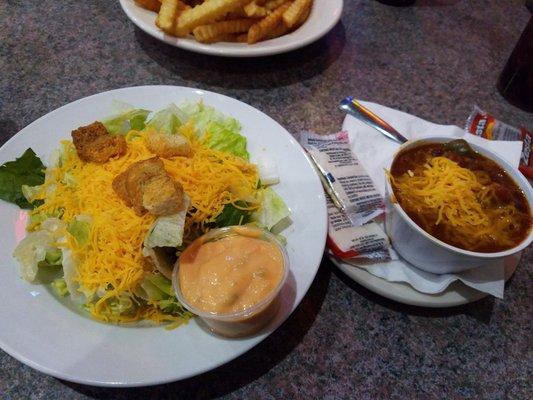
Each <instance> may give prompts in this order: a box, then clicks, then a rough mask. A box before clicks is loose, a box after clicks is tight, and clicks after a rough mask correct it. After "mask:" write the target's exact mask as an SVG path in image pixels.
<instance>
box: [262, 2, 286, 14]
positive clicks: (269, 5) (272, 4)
mask: <svg viewBox="0 0 533 400" xmlns="http://www.w3.org/2000/svg"><path fill="white" fill-rule="evenodd" d="M285 1H286V0H268V1H267V2H266V3H265V6H264V7H265V8H266V9H267V10H269V11H272V10H275V9H276V8H278V7H279V6H281V5H282V4H283V3H285Z"/></svg>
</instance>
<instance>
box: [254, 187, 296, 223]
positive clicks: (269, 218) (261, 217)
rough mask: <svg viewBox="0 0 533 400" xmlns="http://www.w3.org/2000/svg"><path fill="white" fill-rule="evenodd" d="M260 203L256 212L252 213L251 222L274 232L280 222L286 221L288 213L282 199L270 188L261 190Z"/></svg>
mask: <svg viewBox="0 0 533 400" xmlns="http://www.w3.org/2000/svg"><path fill="white" fill-rule="evenodd" d="M261 196H262V199H263V201H262V203H261V208H260V209H259V210H258V211H255V212H254V213H252V220H253V221H255V222H257V223H258V224H259V225H261V226H264V227H265V228H267V229H268V230H271V231H272V230H276V229H275V228H277V225H278V224H280V223H281V222H282V221H288V220H289V216H290V211H289V209H288V207H287V205H286V204H285V202H284V201H283V199H282V198H281V197H280V196H279V195H278V194H277V193H276V192H275V191H274V189H272V188H270V187H266V188H263V189H261Z"/></svg>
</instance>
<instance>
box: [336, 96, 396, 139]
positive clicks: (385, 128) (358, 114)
mask: <svg viewBox="0 0 533 400" xmlns="http://www.w3.org/2000/svg"><path fill="white" fill-rule="evenodd" d="M340 108H341V110H344V111H346V112H347V113H348V114H350V115H352V116H354V117H355V118H357V119H358V120H359V121H362V122H364V123H365V124H367V125H369V126H371V127H372V128H374V129H376V130H378V131H379V132H380V133H382V134H383V135H385V136H386V137H388V138H389V139H392V140H394V141H396V142H398V143H405V142H407V138H406V137H405V136H403V135H402V134H401V133H400V132H398V131H397V130H396V129H394V128H393V127H392V126H390V125H389V124H388V123H387V122H385V121H383V120H382V119H381V118H380V117H378V116H377V115H376V114H374V113H373V112H372V111H370V110H369V109H368V108H366V107H364V106H363V105H361V103H359V102H358V101H357V100H354V98H353V97H351V96H348V97H346V98H345V99H344V100H343V101H341V104H340Z"/></svg>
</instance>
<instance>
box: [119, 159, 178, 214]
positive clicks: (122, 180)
mask: <svg viewBox="0 0 533 400" xmlns="http://www.w3.org/2000/svg"><path fill="white" fill-rule="evenodd" d="M112 186H113V190H114V191H115V192H116V193H117V195H118V197H120V198H121V199H122V200H123V201H124V203H126V205H127V206H128V207H132V208H133V210H134V211H135V213H136V214H137V215H143V214H145V213H146V212H147V211H148V212H150V213H151V214H154V215H168V214H173V213H175V212H177V211H179V210H180V209H181V207H182V204H183V188H182V186H181V185H180V184H179V183H178V182H175V181H174V180H173V179H172V178H171V177H170V176H169V175H168V173H167V171H166V170H165V166H164V164H163V161H162V160H161V159H160V158H159V157H152V158H149V159H147V160H143V161H138V162H135V163H133V164H131V165H130V166H129V167H128V168H127V169H126V170H125V171H123V172H122V173H120V174H119V175H117V176H116V177H115V179H114V180H113V184H112Z"/></svg>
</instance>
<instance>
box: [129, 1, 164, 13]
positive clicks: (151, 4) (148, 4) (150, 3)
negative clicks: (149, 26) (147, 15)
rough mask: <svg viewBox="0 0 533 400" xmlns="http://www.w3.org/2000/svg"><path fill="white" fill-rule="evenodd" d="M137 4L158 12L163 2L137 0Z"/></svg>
mask: <svg viewBox="0 0 533 400" xmlns="http://www.w3.org/2000/svg"><path fill="white" fill-rule="evenodd" d="M135 4H137V5H138V6H139V7H142V8H145V9H147V10H150V11H155V12H156V13H158V12H159V9H160V8H161V2H160V1H159V0H135Z"/></svg>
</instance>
